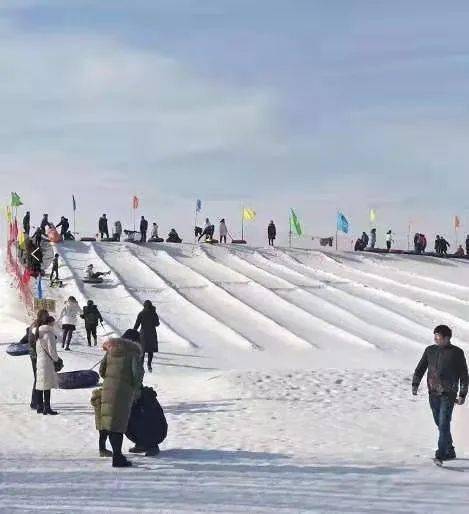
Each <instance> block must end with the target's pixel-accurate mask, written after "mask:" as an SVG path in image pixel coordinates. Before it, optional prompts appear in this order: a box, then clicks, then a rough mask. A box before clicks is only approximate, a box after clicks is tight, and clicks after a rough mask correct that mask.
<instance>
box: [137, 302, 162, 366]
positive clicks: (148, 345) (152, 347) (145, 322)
mask: <svg viewBox="0 0 469 514" xmlns="http://www.w3.org/2000/svg"><path fill="white" fill-rule="evenodd" d="M159 326H160V319H159V317H158V314H157V313H156V309H155V307H154V305H153V304H152V303H151V302H150V300H145V302H144V303H143V310H142V311H141V312H140V313H139V315H138V316H137V320H136V321H135V326H134V330H139V329H140V343H141V345H142V357H143V361H144V360H145V353H148V364H147V366H148V371H149V372H150V373H151V372H152V371H153V370H152V367H151V364H152V361H153V353H154V352H158V334H157V332H156V328H157V327H159Z"/></svg>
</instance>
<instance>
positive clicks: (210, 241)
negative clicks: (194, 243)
mask: <svg viewBox="0 0 469 514" xmlns="http://www.w3.org/2000/svg"><path fill="white" fill-rule="evenodd" d="M202 242H203V243H207V244H209V245H217V244H218V243H219V241H218V239H207V240H206V241H202Z"/></svg>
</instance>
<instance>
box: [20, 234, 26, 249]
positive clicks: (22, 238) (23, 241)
mask: <svg viewBox="0 0 469 514" xmlns="http://www.w3.org/2000/svg"><path fill="white" fill-rule="evenodd" d="M25 242H26V240H25V235H24V232H20V233H19V234H18V246H19V247H20V248H21V249H22V250H24V249H25Z"/></svg>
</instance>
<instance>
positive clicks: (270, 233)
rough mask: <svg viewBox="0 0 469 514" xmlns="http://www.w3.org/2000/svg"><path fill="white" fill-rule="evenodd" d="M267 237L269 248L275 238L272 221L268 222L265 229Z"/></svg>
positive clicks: (275, 229) (274, 227)
mask: <svg viewBox="0 0 469 514" xmlns="http://www.w3.org/2000/svg"><path fill="white" fill-rule="evenodd" d="M267 237H268V239H269V246H274V241H275V238H276V237H277V228H276V226H275V223H274V221H273V220H271V221H270V223H269V226H268V227H267Z"/></svg>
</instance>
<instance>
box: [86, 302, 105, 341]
mask: <svg viewBox="0 0 469 514" xmlns="http://www.w3.org/2000/svg"><path fill="white" fill-rule="evenodd" d="M81 317H82V318H83V319H84V320H85V330H86V339H87V340H88V346H91V336H93V339H94V345H95V346H97V344H98V335H97V328H98V323H102V322H103V317H102V316H101V313H100V312H99V309H98V307H97V305H95V304H94V303H93V300H88V303H87V304H86V305H85V306H84V307H83V314H82V315H81Z"/></svg>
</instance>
